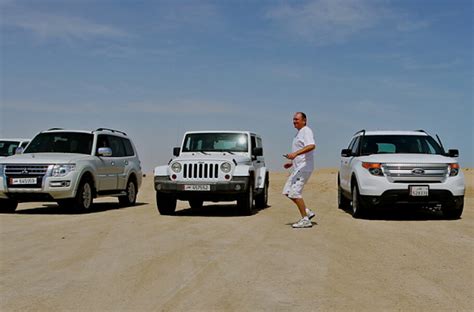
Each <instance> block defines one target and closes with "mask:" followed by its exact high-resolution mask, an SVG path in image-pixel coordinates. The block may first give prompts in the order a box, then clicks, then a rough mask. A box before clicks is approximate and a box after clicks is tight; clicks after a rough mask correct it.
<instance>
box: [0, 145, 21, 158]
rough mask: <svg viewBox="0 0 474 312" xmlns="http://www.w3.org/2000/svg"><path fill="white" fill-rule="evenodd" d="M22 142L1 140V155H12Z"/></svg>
mask: <svg viewBox="0 0 474 312" xmlns="http://www.w3.org/2000/svg"><path fill="white" fill-rule="evenodd" d="M18 145H20V142H15V141H0V156H11V155H13V154H15V150H16V148H17V147H18Z"/></svg>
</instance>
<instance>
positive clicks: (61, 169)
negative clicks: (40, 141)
mask: <svg viewBox="0 0 474 312" xmlns="http://www.w3.org/2000/svg"><path fill="white" fill-rule="evenodd" d="M74 170H76V165H75V164H67V165H66V164H63V165H54V166H53V170H52V171H51V176H53V177H64V176H65V175H67V174H68V173H69V172H72V171H74Z"/></svg>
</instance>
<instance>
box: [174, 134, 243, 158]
mask: <svg viewBox="0 0 474 312" xmlns="http://www.w3.org/2000/svg"><path fill="white" fill-rule="evenodd" d="M183 152H229V153H232V152H244V153H245V152H248V139H247V135H246V134H243V133H190V134H187V135H186V137H185V139H184V145H183Z"/></svg>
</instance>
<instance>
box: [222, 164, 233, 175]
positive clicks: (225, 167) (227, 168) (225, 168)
mask: <svg viewBox="0 0 474 312" xmlns="http://www.w3.org/2000/svg"><path fill="white" fill-rule="evenodd" d="M231 169H232V166H231V164H230V163H228V162H225V163H222V164H221V170H222V172H224V173H229V172H230V170H231Z"/></svg>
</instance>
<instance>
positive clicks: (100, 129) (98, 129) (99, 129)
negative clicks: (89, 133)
mask: <svg viewBox="0 0 474 312" xmlns="http://www.w3.org/2000/svg"><path fill="white" fill-rule="evenodd" d="M95 131H110V132H117V133H121V134H123V135H127V134H126V133H125V132H123V131H119V130H114V129H109V128H97V129H96V130H95Z"/></svg>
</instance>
